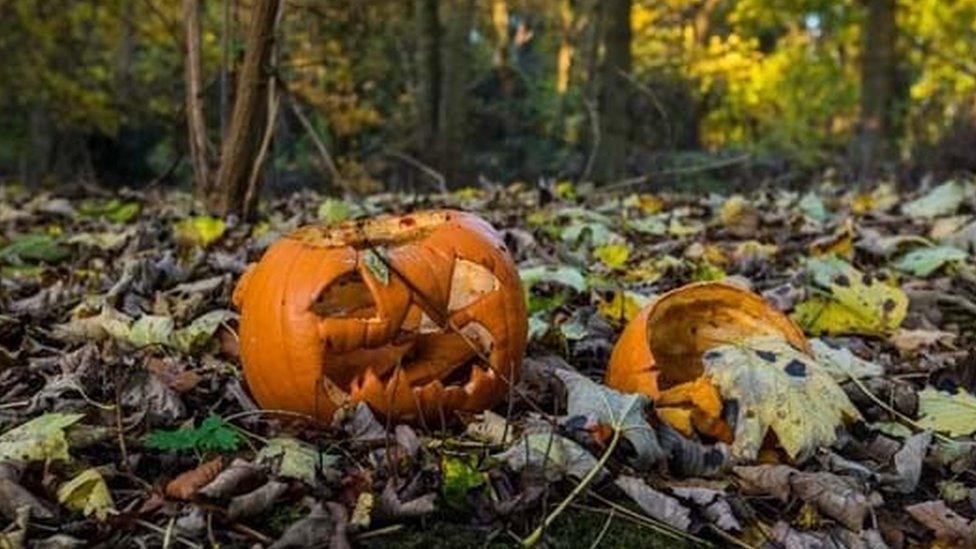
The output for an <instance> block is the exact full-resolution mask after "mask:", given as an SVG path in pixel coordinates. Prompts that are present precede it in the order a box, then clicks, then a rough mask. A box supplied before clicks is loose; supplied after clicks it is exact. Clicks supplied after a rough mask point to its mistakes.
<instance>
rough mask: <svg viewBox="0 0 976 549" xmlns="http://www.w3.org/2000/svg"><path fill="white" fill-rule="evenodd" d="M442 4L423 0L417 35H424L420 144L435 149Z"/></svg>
mask: <svg viewBox="0 0 976 549" xmlns="http://www.w3.org/2000/svg"><path fill="white" fill-rule="evenodd" d="M438 4H439V2H438V0H419V4H418V6H417V7H418V9H417V34H418V36H419V37H420V47H419V51H420V55H419V57H420V60H419V61H420V62H419V66H420V89H419V92H420V97H419V100H418V102H417V103H418V111H419V112H418V115H419V118H420V124H419V127H420V143H421V147H422V148H423V149H425V150H426V151H434V150H435V148H436V144H437V133H438V132H439V131H440V104H441V23H440V15H439V13H438V12H439V6H438ZM424 156H425V157H426V159H427V160H428V161H429V160H431V158H430V157H429V156H427V155H424Z"/></svg>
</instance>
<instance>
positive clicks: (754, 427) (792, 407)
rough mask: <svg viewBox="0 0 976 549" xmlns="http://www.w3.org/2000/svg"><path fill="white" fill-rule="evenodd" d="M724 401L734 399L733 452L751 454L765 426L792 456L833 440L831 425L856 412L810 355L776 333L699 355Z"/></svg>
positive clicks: (853, 416) (748, 456)
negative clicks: (735, 416)
mask: <svg viewBox="0 0 976 549" xmlns="http://www.w3.org/2000/svg"><path fill="white" fill-rule="evenodd" d="M702 364H703V365H704V366H705V373H706V374H707V375H709V376H710V377H711V379H712V381H713V382H714V383H715V385H716V386H717V387H718V389H719V391H721V393H722V396H723V397H724V398H725V399H726V400H736V401H738V418H737V420H736V422H735V440H734V442H733V443H732V454H733V456H736V457H739V458H742V459H755V458H756V457H757V455H758V454H759V450H760V448H761V447H762V443H763V440H764V439H765V437H766V433H767V431H768V430H772V432H773V433H774V434H775V435H776V437H777V439H778V441H779V444H780V445H781V446H782V448H783V449H784V450H785V451H786V453H787V454H788V455H789V456H790V457H791V458H793V459H797V458H798V457H800V456H802V455H805V454H808V453H809V452H811V451H813V450H815V449H816V448H820V447H824V446H829V445H830V444H832V443H833V442H834V440H835V439H836V432H835V430H836V428H837V427H838V426H839V425H841V424H843V423H844V422H845V421H848V420H854V419H860V417H861V415H860V413H859V412H858V411H857V409H856V408H855V407H854V405H853V404H851V402H850V400H848V398H847V395H846V394H845V393H844V391H843V389H841V388H840V386H839V385H838V384H837V382H836V381H834V380H833V378H831V377H830V375H829V374H828V373H827V371H826V370H824V369H823V368H822V367H821V366H820V365H819V364H818V363H817V362H816V361H815V360H814V359H813V358H812V357H810V356H808V355H806V354H805V353H803V352H801V351H799V350H797V349H796V348H794V347H793V346H792V345H790V343H789V342H787V341H786V340H783V339H779V338H776V337H757V338H752V339H748V340H745V341H743V342H741V343H739V344H732V345H723V346H721V347H716V348H714V349H711V350H709V351H707V352H705V354H704V355H703V357H702Z"/></svg>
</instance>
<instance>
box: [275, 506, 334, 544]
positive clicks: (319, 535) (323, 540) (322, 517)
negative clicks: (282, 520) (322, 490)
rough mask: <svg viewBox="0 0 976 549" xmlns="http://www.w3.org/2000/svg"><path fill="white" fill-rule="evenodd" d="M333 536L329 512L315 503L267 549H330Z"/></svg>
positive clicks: (332, 522) (332, 523)
mask: <svg viewBox="0 0 976 549" xmlns="http://www.w3.org/2000/svg"><path fill="white" fill-rule="evenodd" d="M335 534H336V525H335V522H334V521H333V520H332V517H331V516H330V514H329V512H328V511H326V510H325V509H324V508H323V507H322V505H321V504H320V503H316V504H315V505H313V506H312V510H311V511H309V513H308V515H306V516H305V517H304V518H302V519H299V520H297V521H295V522H294V523H292V524H291V525H290V526H288V528H286V529H285V531H284V532H283V533H282V534H281V537H280V538H278V540H277V541H275V542H274V543H273V544H271V547H270V548H269V549H304V548H306V547H330V542H331V541H332V540H333V539H332V538H333V536H334V535H335Z"/></svg>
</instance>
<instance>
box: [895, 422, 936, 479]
mask: <svg viewBox="0 0 976 549" xmlns="http://www.w3.org/2000/svg"><path fill="white" fill-rule="evenodd" d="M930 442H932V433H930V432H928V431H925V432H922V433H918V434H916V435H913V436H911V437H909V438H908V440H906V441H905V444H904V445H903V446H902V447H901V450H899V451H898V453H897V454H895V458H894V459H895V475H894V477H893V478H892V479H891V480H890V481H889V482H890V484H891V485H892V486H893V487H894V489H895V490H897V491H899V492H901V493H902V494H911V493H912V492H914V491H915V489H916V488H918V481H919V479H921V478H922V463H923V461H924V460H925V454H926V452H927V451H928V448H929V443H930Z"/></svg>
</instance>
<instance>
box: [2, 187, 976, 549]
mask: <svg viewBox="0 0 976 549" xmlns="http://www.w3.org/2000/svg"><path fill="white" fill-rule="evenodd" d="M433 207H450V208H458V209H463V210H467V211H471V212H475V213H477V214H479V215H481V216H483V217H485V218H486V219H487V220H489V221H490V222H491V223H492V224H493V225H494V226H495V227H496V228H497V229H498V230H499V231H500V233H501V234H502V236H503V237H504V239H505V241H506V243H507V245H508V249H509V251H510V252H511V253H512V255H513V256H514V258H515V260H516V262H517V264H518V265H519V269H520V273H521V276H522V282H523V285H524V287H525V289H526V292H527V299H528V308H529V315H530V318H529V336H530V342H529V347H528V351H527V353H526V359H525V363H524V365H523V371H522V376H521V379H520V381H519V382H518V384H517V386H516V388H515V390H513V391H512V393H511V394H512V399H511V403H510V405H500V406H498V407H496V408H495V410H494V412H487V413H485V414H483V415H477V416H469V417H463V418H461V419H462V421H458V422H454V423H452V424H449V425H446V426H442V427H441V428H434V429H423V428H421V427H418V426H407V425H403V426H397V427H396V429H387V428H386V427H387V426H385V425H384V424H383V423H382V422H380V421H377V419H376V418H375V417H374V416H373V414H372V412H371V411H370V410H369V408H367V407H366V406H365V405H360V406H357V407H350V408H349V409H346V410H343V411H342V412H341V413H339V414H337V416H336V418H335V421H334V424H333V425H332V426H330V427H316V426H314V425H311V424H307V423H303V422H301V421H295V420H288V419H282V417H281V416H276V415H273V414H269V413H264V412H262V411H261V410H260V409H259V408H258V407H257V406H256V405H255V404H254V402H253V401H252V399H251V397H250V395H249V392H248V389H247V386H246V383H245V381H244V379H243V377H242V375H241V371H240V361H239V358H238V356H237V352H238V351H237V341H236V329H237V321H238V317H237V314H236V311H235V310H234V307H233V306H232V304H231V301H230V298H231V294H232V290H233V288H234V285H235V283H236V281H237V280H238V278H239V277H240V275H241V274H242V273H243V272H244V270H245V268H246V266H247V265H248V263H250V262H253V261H257V260H258V259H259V258H260V257H261V254H262V252H263V251H264V250H265V249H266V248H267V247H268V246H269V244H270V243H272V242H273V241H275V240H276V239H277V238H279V237H281V236H282V235H284V234H287V233H288V232H290V231H292V230H293V229H295V228H296V227H299V226H301V225H305V224H310V223H335V222H339V221H342V220H344V219H347V218H353V217H360V216H365V215H374V214H378V213H380V212H405V211H411V210H417V209H423V208H433ZM258 217H259V221H257V222H255V223H241V222H236V221H234V220H220V219H215V218H211V217H207V216H202V215H198V214H197V213H195V210H194V204H193V200H192V198H191V197H190V196H189V195H187V194H185V193H180V192H175V191H157V192H151V193H139V192H122V193H111V194H110V193H108V192H107V191H101V190H97V189H73V190H66V191H63V192H44V193H37V192H33V191H29V190H27V189H24V188H21V187H18V186H15V185H10V186H6V187H0V268H2V278H0V395H2V397H0V548H4V549H5V548H7V547H20V546H28V547H74V546H79V547H80V546H89V545H101V546H105V547H124V546H137V545H141V546H160V545H164V546H173V547H175V546H183V547H208V546H213V545H217V544H219V545H221V546H228V547H237V546H242V547H243V546H253V545H254V544H260V545H265V546H273V547H306V546H310V547H311V546H321V547H325V546H330V547H346V546H362V547H473V546H478V545H484V546H492V547H495V546H498V547H501V546H512V545H517V544H519V543H522V542H527V541H539V542H542V543H544V544H546V545H547V546H551V547H593V546H603V547H637V546H641V547H647V546H653V545H651V544H659V545H661V546H664V545H668V546H674V545H678V546H685V545H687V546H696V545H713V546H731V545H738V546H742V547H760V546H767V545H768V544H774V545H773V546H775V545H782V546H786V547H810V546H818V547H872V548H873V547H884V546H889V547H903V546H909V545H914V544H918V543H928V542H932V541H933V540H939V542H941V543H942V544H943V545H942V546H952V545H957V546H972V545H973V543H974V539H976V538H974V531H976V521H974V520H973V517H974V516H976V512H974V508H976V474H974V469H973V466H974V464H976V443H974V441H973V438H972V435H973V433H974V432H976V397H974V396H973V391H974V390H976V353H974V352H972V351H971V349H972V348H973V340H974V333H976V268H974V264H973V261H972V256H971V255H970V251H971V249H972V247H973V245H974V244H976V222H974V219H976V188H974V186H973V185H972V184H971V183H969V182H964V181H949V182H945V183H943V184H941V185H939V186H933V187H932V188H927V189H923V190H920V191H917V192H913V193H900V192H899V191H897V190H895V189H893V188H892V187H890V186H886V185H877V186H874V187H870V188H866V189H865V190H863V191H859V192H855V191H850V190H848V189H846V188H844V187H841V186H836V187H830V186H826V187H821V188H817V189H814V190H811V191H809V192H793V191H787V190H781V189H770V190H762V191H757V192H755V193H753V194H751V195H748V196H739V195H736V196H731V197H729V196H718V195H708V196H705V195H703V194H697V195H695V194H681V193H674V192H660V193H656V194H650V193H647V194H630V195H626V194H625V195H613V196H611V195H605V194H601V193H600V192H599V191H593V190H592V189H582V188H575V187H574V186H573V185H571V184H568V183H563V184H555V185H551V186H547V187H545V188H541V189H540V188H531V189H530V188H528V187H524V186H520V185H513V186H511V187H508V188H497V189H477V190H472V189H467V190H462V191H457V192H454V193H451V194H448V195H439V196H416V195H402V194H384V195H376V196H371V197H368V198H365V199H363V200H360V201H342V200H336V199H326V198H324V197H322V196H319V195H316V194H315V193H312V192H303V193H299V194H294V195H292V196H289V197H287V198H283V199H279V200H274V201H271V202H268V203H265V204H263V205H262V209H261V211H260V214H259V216H258ZM723 279H724V280H726V281H728V282H730V283H731V284H735V285H738V286H740V287H748V288H750V289H751V290H753V291H754V292H756V293H758V294H761V295H763V296H764V297H765V298H766V300H767V303H768V304H769V305H768V306H769V307H771V308H775V309H778V310H779V311H782V312H783V313H785V314H788V315H790V316H791V317H792V318H793V319H794V320H795V321H796V323H797V324H798V325H799V326H800V327H801V328H802V329H803V331H804V332H805V334H806V337H809V343H803V344H802V345H797V344H796V343H795V342H794V345H792V346H790V345H789V344H787V343H785V342H777V341H770V340H769V339H768V338H767V339H762V338H758V339H757V338H751V339H746V340H743V341H731V342H727V343H728V345H724V346H722V347H721V349H718V350H717V351H716V352H712V351H710V352H708V353H705V354H704V355H702V358H700V359H699V357H697V356H696V357H695V359H694V360H695V362H696V363H698V361H699V360H701V363H702V364H704V365H705V366H704V367H705V368H706V369H707V370H708V371H709V372H711V373H712V374H713V378H714V386H717V388H718V390H719V391H720V393H721V396H722V399H723V400H724V407H723V408H722V410H721V420H722V421H724V422H726V423H727V424H728V426H729V427H730V429H731V433H732V435H734V437H733V438H732V439H726V442H720V441H716V439H715V438H711V437H709V436H707V435H703V434H697V433H688V434H687V436H684V435H681V434H680V433H679V428H678V426H677V425H676V424H677V423H680V421H681V419H680V418H681V417H685V418H687V417H696V416H694V414H695V413H698V411H700V410H701V409H703V408H700V407H698V406H699V405H698V404H695V405H694V406H691V407H689V406H687V403H685V404H686V406H684V407H680V406H679V407H678V408H676V409H677V410H678V412H674V409H673V410H672V412H674V414H676V415H672V413H669V412H668V411H667V410H666V409H665V408H666V406H659V407H658V409H655V408H654V407H653V406H651V405H650V402H649V401H648V400H646V399H644V398H642V397H636V396H633V395H626V394H622V393H619V392H616V391H614V390H612V389H610V388H608V387H606V386H604V385H603V384H602V380H603V375H604V370H605V368H606V366H607V362H608V360H609V356H610V352H611V349H612V348H613V345H614V342H615V341H616V339H617V337H618V335H619V334H620V332H621V330H622V329H623V327H624V325H625V324H626V323H627V321H628V319H630V318H632V317H633V316H634V315H635V314H636V312H637V311H638V310H640V309H641V308H642V307H644V306H645V305H646V304H648V303H650V302H651V301H652V299H653V298H654V296H660V295H662V294H663V293H665V292H667V291H668V290H671V289H674V288H677V287H679V286H681V285H683V284H687V283H691V282H696V281H714V280H723ZM689 295H690V294H689ZM697 306H698V304H697V302H695V301H694V300H692V303H691V307H692V309H690V311H691V312H690V313H689V314H699V315H705V316H704V317H703V318H713V320H715V322H720V321H721V322H729V320H728V318H727V317H728V316H730V315H728V314H726V315H725V316H724V317H722V316H721V315H717V316H716V314H715V313H713V312H711V311H710V310H698V309H694V307H697ZM703 307H704V306H703ZM742 310H743V311H746V310H747V307H746V305H745V304H743V305H742ZM747 312H748V311H747ZM764 314H765V313H764ZM770 314H772V313H770ZM709 315H712V316H709ZM731 316H733V317H734V316H736V315H735V314H732V315H731ZM720 317H721V318H720ZM762 318H765V317H761V318H760V320H762ZM799 347H803V348H802V349H800V348H799ZM719 351H720V352H719ZM747 351H748V352H750V353H754V354H755V355H756V356H759V357H762V358H763V360H765V361H766V362H768V364H764V363H763V361H758V362H759V363H758V365H757V364H756V363H754V362H749V361H748V360H747V359H745V358H743V357H744V356H746V354H747ZM750 356H751V355H750ZM714 366H721V368H719V369H714V370H713V369H711V368H712V367H714ZM781 366H782V368H780V367H781ZM797 368H799V371H800V374H799V375H797ZM784 371H785V372H786V373H785V374H784ZM722 372H730V373H731V374H730V375H724V374H723V373H722ZM696 394H697V393H696ZM593 403H601V404H597V405H593ZM659 404H660V403H659ZM702 406H703V405H702ZM682 414H684V415H682ZM688 414H691V415H690V416H689V415H688ZM663 418H669V419H668V420H667V421H664V420H663ZM672 425H675V427H672ZM696 427H697V424H696ZM716 437H717V438H719V439H721V438H723V437H722V436H719V435H716ZM547 517H548V518H551V519H553V521H552V523H551V524H547V522H546V521H547ZM543 526H545V528H543Z"/></svg>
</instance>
